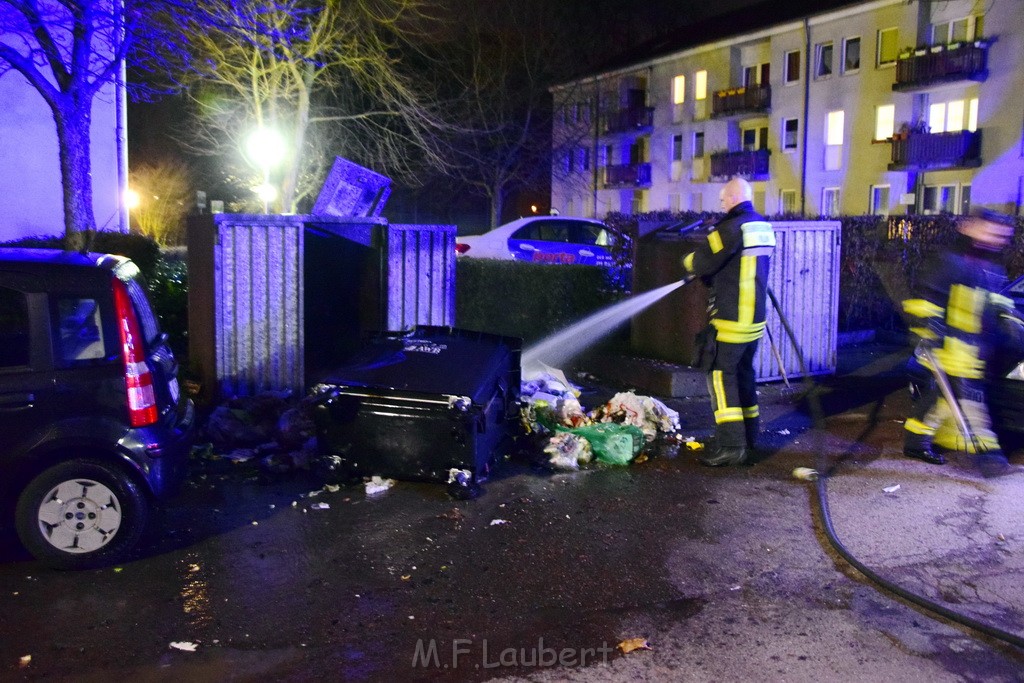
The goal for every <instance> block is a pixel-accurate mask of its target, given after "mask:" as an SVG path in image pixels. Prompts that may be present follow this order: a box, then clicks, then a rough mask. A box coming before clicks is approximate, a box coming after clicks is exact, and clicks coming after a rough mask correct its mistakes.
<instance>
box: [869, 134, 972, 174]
mask: <svg viewBox="0 0 1024 683" xmlns="http://www.w3.org/2000/svg"><path fill="white" fill-rule="evenodd" d="M980 165H981V131H980V130H978V131H973V132H972V131H969V130H958V131H953V132H952V133H902V134H901V133H897V134H896V135H894V136H893V138H892V163H890V164H889V170H890V171H903V170H913V169H922V170H923V169H943V168H977V167H978V166H980Z"/></svg>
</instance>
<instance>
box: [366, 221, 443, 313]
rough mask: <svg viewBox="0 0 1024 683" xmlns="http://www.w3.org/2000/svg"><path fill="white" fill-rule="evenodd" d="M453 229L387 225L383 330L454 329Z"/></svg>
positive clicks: (437, 226) (440, 226) (431, 226)
mask: <svg viewBox="0 0 1024 683" xmlns="http://www.w3.org/2000/svg"><path fill="white" fill-rule="evenodd" d="M455 232H456V228H455V226H454V225H389V226H387V233H386V234H387V237H386V244H385V247H384V248H385V250H386V253H387V276H386V280H385V282H386V285H385V286H386V290H387V318H386V320H387V329H388V330H406V329H410V328H412V327H414V326H416V325H435V326H442V327H443V326H452V325H454V324H455Z"/></svg>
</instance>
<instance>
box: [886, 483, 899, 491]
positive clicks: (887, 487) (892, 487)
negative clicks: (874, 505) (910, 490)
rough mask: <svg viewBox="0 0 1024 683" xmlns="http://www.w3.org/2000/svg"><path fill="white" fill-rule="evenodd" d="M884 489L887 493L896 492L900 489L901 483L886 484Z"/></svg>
mask: <svg viewBox="0 0 1024 683" xmlns="http://www.w3.org/2000/svg"><path fill="white" fill-rule="evenodd" d="M882 490H883V491H885V492H886V493H896V492H897V491H899V490H900V485H899V484H895V485H893V486H886V487H885V488H884V489H882Z"/></svg>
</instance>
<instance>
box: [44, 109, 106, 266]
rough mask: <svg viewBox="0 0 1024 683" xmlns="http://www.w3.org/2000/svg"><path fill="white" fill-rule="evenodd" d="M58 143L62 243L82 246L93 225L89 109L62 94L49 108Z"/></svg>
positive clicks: (94, 219) (79, 247)
mask: <svg viewBox="0 0 1024 683" xmlns="http://www.w3.org/2000/svg"><path fill="white" fill-rule="evenodd" d="M52 111H53V119H54V121H55V122H56V124H57V144H58V145H59V147H60V180H61V186H62V188H63V194H64V243H65V246H66V247H67V248H68V249H74V250H79V249H82V248H84V247H85V246H86V245H85V243H84V235H83V234H82V233H83V232H85V231H86V230H95V229H96V216H95V215H94V214H93V208H92V156H91V149H92V147H91V139H90V137H89V128H90V126H89V124H90V121H91V120H92V110H91V108H90V106H89V103H85V104H82V103H80V102H77V101H75V99H74V98H66V99H63V100H61V101H60V102H58V103H57V104H56V105H54V106H53V108H52Z"/></svg>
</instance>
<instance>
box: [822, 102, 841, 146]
mask: <svg viewBox="0 0 1024 683" xmlns="http://www.w3.org/2000/svg"><path fill="white" fill-rule="evenodd" d="M843 119H844V114H843V112H842V110H840V111H830V112H829V113H828V119H827V121H826V124H825V144H826V145H841V144H843Z"/></svg>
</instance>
